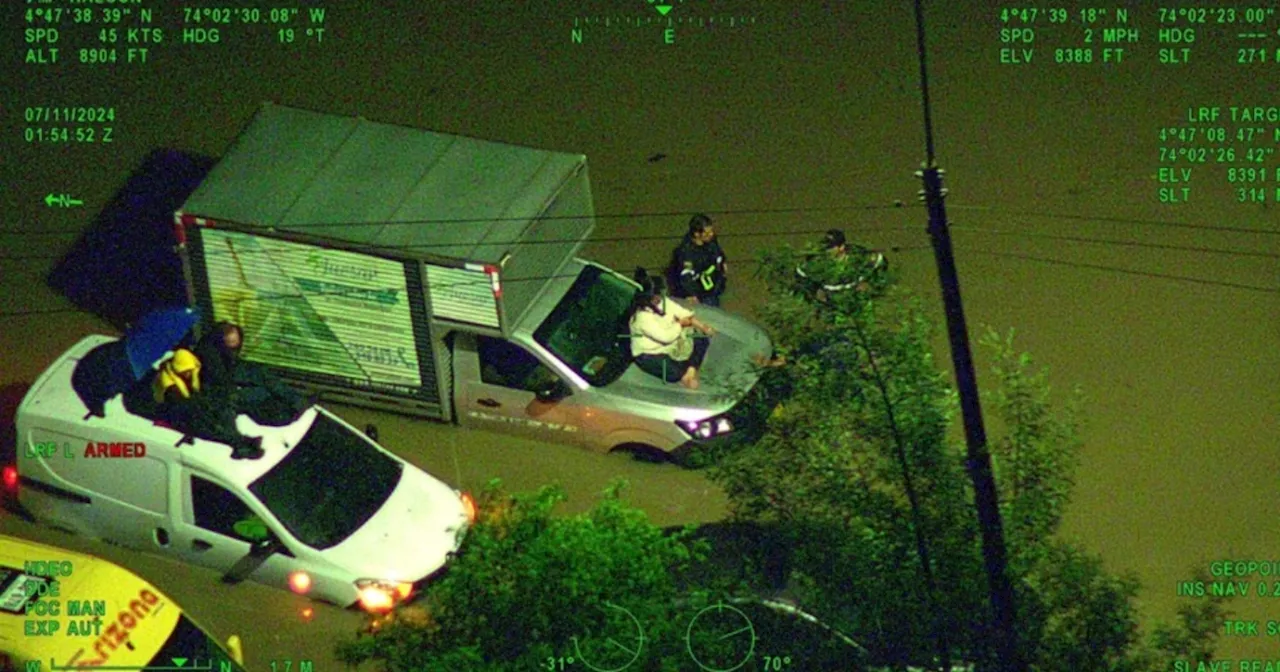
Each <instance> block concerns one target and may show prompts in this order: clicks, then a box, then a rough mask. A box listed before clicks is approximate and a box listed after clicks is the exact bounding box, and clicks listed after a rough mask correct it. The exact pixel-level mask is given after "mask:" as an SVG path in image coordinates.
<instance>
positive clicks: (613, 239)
mask: <svg viewBox="0 0 1280 672" xmlns="http://www.w3.org/2000/svg"><path fill="white" fill-rule="evenodd" d="M890 226H892V225H890V224H872V225H870V226H857V227H844V228H843V229H841V230H842V231H846V232H848V231H853V232H867V231H878V230H881V229H886V228H889V227H890ZM215 230H217V229H215ZM828 230H829V228H827V229H796V230H793V231H745V232H742V233H736V232H735V233H733V234H732V236H731V237H733V238H762V237H768V238H783V237H788V236H799V235H805V234H813V235H822V234H824V233H826V232H827V231H828ZM678 239H680V236H670V235H667V236H606V237H603V238H597V237H594V236H593V237H592V238H590V239H588V240H587V241H585V242H587V243H630V242H635V241H638V240H668V241H675V240H678ZM284 242H286V243H290V242H293V241H288V240H286V241H284ZM576 242H579V239H578V238H551V239H547V240H515V241H507V242H499V243H480V244H478V245H474V246H475V247H495V246H513V247H520V246H524V245H559V244H563V243H576ZM466 246H468V245H461V244H459V243H430V244H422V245H416V244H402V245H379V246H377V247H378V248H380V249H385V250H430V249H440V248H449V247H466ZM301 252H302V251H301V250H299V253H301ZM272 253H273V251H271V250H243V251H237V252H236V254H237V255H243V254H272ZM307 253H310V250H308V251H307ZM209 254H210V255H218V256H221V255H227V254H231V253H230V252H222V251H217V252H210V253H209ZM64 256H66V255H63V254H28V255H17V256H4V257H0V261H43V260H50V259H61V258H62V257H64Z"/></svg>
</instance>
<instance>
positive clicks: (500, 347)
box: [476, 336, 556, 392]
mask: <svg viewBox="0 0 1280 672" xmlns="http://www.w3.org/2000/svg"><path fill="white" fill-rule="evenodd" d="M476 341H477V344H478V347H479V350H480V380H482V381H484V382H485V383H488V384H490V385H501V386H503V387H510V388H514V389H517V390H527V391H529V392H533V391H536V390H537V389H538V388H539V387H540V386H542V385H545V384H547V383H549V382H551V381H553V380H555V378H556V375H555V374H554V373H552V372H551V371H550V370H549V369H547V367H545V366H543V365H542V362H539V361H538V359H537V358H536V357H534V356H533V355H531V354H529V353H528V352H527V351H526V350H525V349H524V348H522V347H520V346H518V345H516V344H514V343H510V342H508V341H504V340H501V339H498V338H489V337H487V336H477V337H476Z"/></svg>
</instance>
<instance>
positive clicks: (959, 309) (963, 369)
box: [915, 0, 1027, 672]
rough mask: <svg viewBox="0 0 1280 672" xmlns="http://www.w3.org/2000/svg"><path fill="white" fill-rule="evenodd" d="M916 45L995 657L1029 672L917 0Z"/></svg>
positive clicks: (932, 225) (933, 225)
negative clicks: (937, 146) (936, 143)
mask: <svg viewBox="0 0 1280 672" xmlns="http://www.w3.org/2000/svg"><path fill="white" fill-rule="evenodd" d="M915 7H916V47H917V50H918V52H919V55H920V91H921V94H922V103H923V107H924V132H925V148H926V153H927V160H926V161H925V163H924V166H923V168H922V170H920V171H918V172H916V176H918V177H920V178H921V180H923V182H924V189H923V190H922V191H921V192H920V195H921V197H922V198H923V200H924V201H925V203H926V204H927V205H928V208H929V238H930V239H931V240H932V241H933V255H934V259H935V260H936V261H937V264H938V280H939V281H940V282H941V284H942V303H943V307H944V308H945V309H946V314H947V333H948V336H949V337H950V341H951V360H952V363H953V364H954V365H955V369H956V386H957V388H958V391H959V393H960V411H961V413H962V415H963V417H964V434H965V443H966V444H967V446H968V459H967V466H968V470H969V477H970V478H971V479H973V491H974V500H975V501H974V504H975V506H976V507H977V509H978V524H979V527H980V528H981V530H982V558H983V561H984V565H985V566H986V570H987V583H988V587H989V588H990V591H991V610H992V616H993V619H992V622H993V625H994V631H995V632H994V633H993V634H994V635H995V637H996V640H997V641H996V647H995V648H996V655H997V660H998V661H999V669H1000V671H1001V672H1027V663H1026V661H1025V659H1023V657H1022V652H1021V647H1020V646H1019V643H1018V636H1017V630H1016V629H1015V628H1016V616H1015V615H1016V605H1015V602H1014V595H1013V585H1012V584H1011V583H1010V582H1009V575H1008V562H1007V558H1006V557H1005V547H1004V530H1003V525H1002V524H1001V522H1000V501H999V496H998V493H997V491H996V482H995V478H994V476H993V475H992V471H991V454H990V453H989V452H987V431H986V428H984V427H983V424H982V405H981V403H980V402H979V399H978V379H977V376H976V375H975V374H974V371H973V353H972V352H970V350H969V329H968V326H967V325H966V324H965V320H964V306H963V304H962V303H961V301H960V278H959V276H958V275H957V274H956V261H955V257H954V255H953V252H952V249H951V233H950V231H949V230H948V228H947V210H946V207H945V205H944V204H943V198H945V197H946V195H947V190H946V189H943V188H942V172H943V171H942V170H940V169H939V168H938V163H937V160H936V159H935V157H934V151H933V118H932V116H931V114H930V110H929V77H928V70H927V69H926V67H925V42H924V7H923V6H922V3H921V0H915Z"/></svg>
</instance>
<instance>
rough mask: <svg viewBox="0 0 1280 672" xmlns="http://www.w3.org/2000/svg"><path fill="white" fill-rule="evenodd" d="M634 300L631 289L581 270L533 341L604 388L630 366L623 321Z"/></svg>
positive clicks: (597, 272)
mask: <svg viewBox="0 0 1280 672" xmlns="http://www.w3.org/2000/svg"><path fill="white" fill-rule="evenodd" d="M635 295H636V288H635V286H634V285H632V284H630V283H628V282H627V281H626V280H623V279H622V278H620V277H618V276H617V275H615V274H613V273H609V272H606V271H604V270H602V269H600V268H599V267H597V266H587V267H586V268H584V269H582V272H581V273H579V274H578V279H577V280H576V281H574V283H573V286H572V287H570V288H569V292H568V293H567V294H565V297H564V298H563V299H561V300H560V303H559V304H558V305H557V306H556V307H555V310H553V311H551V314H550V315H548V316H547V319H546V320H544V321H543V322H542V325H541V326H539V327H538V330H537V331H535V332H533V340H535V341H537V342H538V343H539V344H540V345H541V346H542V347H544V348H546V349H547V350H549V351H551V353H552V354H553V355H555V356H556V357H558V358H559V359H560V361H562V362H564V363H565V364H567V365H568V366H569V368H571V369H573V370H574V371H575V372H577V373H578V375H580V376H582V377H583V378H585V379H586V381H587V382H588V383H590V384H592V385H594V386H596V387H604V386H606V385H608V384H610V383H612V382H613V381H615V380H617V379H618V378H620V377H621V376H622V374H623V372H625V371H626V370H627V367H628V366H630V365H631V345H630V343H631V340H630V336H628V327H627V320H628V319H629V318H630V317H631V316H630V310H629V309H630V308H631V301H632V300H633V299H634V298H635Z"/></svg>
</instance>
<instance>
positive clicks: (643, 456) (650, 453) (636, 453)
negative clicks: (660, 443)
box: [609, 443, 671, 464]
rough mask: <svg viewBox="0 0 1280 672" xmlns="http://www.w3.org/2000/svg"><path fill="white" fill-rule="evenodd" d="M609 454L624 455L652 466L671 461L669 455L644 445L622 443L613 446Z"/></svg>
mask: <svg viewBox="0 0 1280 672" xmlns="http://www.w3.org/2000/svg"><path fill="white" fill-rule="evenodd" d="M609 452H611V453H626V454H628V455H630V456H631V457H632V459H634V460H637V461H640V462H649V463H652V464H663V463H666V462H670V461H671V455H670V454H668V453H666V452H664V451H662V450H660V449H658V448H655V447H653V446H650V445H648V444H646V443H624V444H622V445H620V446H615V447H614V448H613V450H611V451H609Z"/></svg>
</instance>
